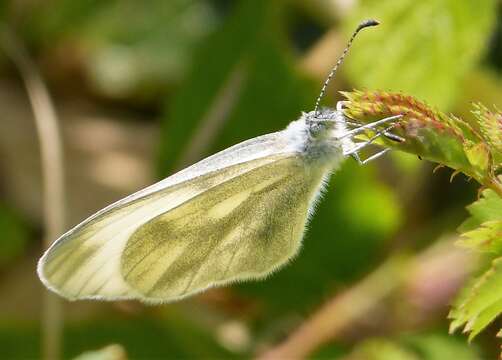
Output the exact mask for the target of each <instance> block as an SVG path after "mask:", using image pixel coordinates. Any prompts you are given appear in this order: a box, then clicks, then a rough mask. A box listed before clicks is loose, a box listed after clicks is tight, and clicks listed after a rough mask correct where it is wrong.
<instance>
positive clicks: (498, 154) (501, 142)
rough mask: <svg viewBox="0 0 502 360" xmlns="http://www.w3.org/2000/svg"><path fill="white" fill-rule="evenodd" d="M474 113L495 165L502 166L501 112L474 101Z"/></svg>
mask: <svg viewBox="0 0 502 360" xmlns="http://www.w3.org/2000/svg"><path fill="white" fill-rule="evenodd" d="M473 106H474V110H473V111H472V113H473V114H474V116H475V118H476V120H477V123H478V127H479V128H480V131H481V134H482V136H483V138H484V139H485V141H486V142H487V143H488V144H490V145H491V147H492V148H493V151H492V153H493V156H494V158H495V159H494V160H495V161H494V162H495V164H496V167H497V168H499V167H500V166H502V113H501V112H500V111H499V110H498V109H495V110H494V111H490V110H489V109H488V108H487V107H486V106H484V105H482V104H480V103H475V104H474V105H473Z"/></svg>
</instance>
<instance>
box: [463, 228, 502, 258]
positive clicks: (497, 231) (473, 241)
mask: <svg viewBox="0 0 502 360" xmlns="http://www.w3.org/2000/svg"><path fill="white" fill-rule="evenodd" d="M459 244H460V245H462V246H465V247H469V248H473V249H475V250H479V251H486V252H491V253H494V254H501V253H502V220H499V221H487V222H484V223H483V224H481V226H480V227H479V228H477V229H475V230H471V231H467V232H465V233H463V234H462V239H461V240H460V241H459Z"/></svg>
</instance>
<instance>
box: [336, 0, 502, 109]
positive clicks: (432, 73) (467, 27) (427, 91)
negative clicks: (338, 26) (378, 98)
mask: <svg viewBox="0 0 502 360" xmlns="http://www.w3.org/2000/svg"><path fill="white" fill-rule="evenodd" d="M496 6H497V1H495V0H486V1H482V2H475V1H456V0H448V1H443V0H428V1H414V0H401V1H394V0H382V1H371V0H362V1H360V2H359V6H358V7H357V9H356V10H355V11H354V12H352V13H351V16H349V17H347V18H345V19H344V28H345V29H346V32H347V33H349V31H352V29H353V27H354V24H355V23H357V22H358V21H360V19H362V18H365V17H367V16H368V14H371V17H374V18H376V19H378V20H380V21H381V22H382V26H381V27H380V28H379V29H378V31H373V32H371V34H370V33H368V34H367V35H365V36H364V37H361V39H360V40H358V44H357V45H356V46H355V47H354V48H355V51H354V52H353V53H354V54H352V55H351V56H352V58H351V60H350V61H349V62H348V64H347V70H348V71H349V75H350V78H351V79H352V80H353V84H354V85H355V86H356V87H366V88H372V89H383V90H394V91H403V92H405V93H407V94H410V95H413V96H416V97H418V98H420V99H424V100H426V101H428V102H430V103H432V104H435V105H436V106H439V107H440V108H441V109H445V108H447V107H451V106H452V105H453V103H454V101H455V100H456V99H457V97H458V95H459V91H460V88H459V86H458V84H459V83H460V82H461V81H462V80H463V78H464V77H465V76H466V75H467V73H468V72H469V71H470V70H471V69H472V68H473V67H474V65H475V64H476V63H477V62H478V61H479V59H480V57H481V55H482V52H483V51H484V50H485V47H486V41H485V40H486V38H487V37H488V36H489V35H490V32H491V30H492V29H493V27H494V23H495V14H496V11H495V10H496Z"/></svg>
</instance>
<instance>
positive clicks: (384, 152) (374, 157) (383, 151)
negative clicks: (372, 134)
mask: <svg viewBox="0 0 502 360" xmlns="http://www.w3.org/2000/svg"><path fill="white" fill-rule="evenodd" d="M389 151H390V148H385V149H383V150H381V151H379V152H377V153H376V154H373V155H371V156H370V157H368V158H367V159H364V160H362V161H361V159H360V158H359V156H357V158H359V160H357V159H356V161H357V162H358V163H359V165H364V164H367V163H369V162H370V161H373V160H375V159H378V158H379V157H380V156H382V155H384V154H386V153H388V152H389Z"/></svg>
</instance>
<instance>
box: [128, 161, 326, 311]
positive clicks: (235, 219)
mask: <svg viewBox="0 0 502 360" xmlns="http://www.w3.org/2000/svg"><path fill="white" fill-rule="evenodd" d="M321 181H322V174H321V173H317V174H315V173H314V172H312V171H307V170H306V167H305V164H304V162H303V159H301V158H300V157H295V156H292V157H286V158H282V159H277V160H276V161H274V162H273V163H270V164H267V165H263V166H261V167H258V168H255V169H253V170H252V171H249V172H247V173H246V174H243V175H240V176H238V177H236V178H234V179H232V180H230V181H227V182H225V183H224V184H221V185H219V186H216V187H214V188H212V189H211V190H209V191H207V192H205V193H204V194H203V195H200V196H198V197H196V198H194V199H192V200H190V201H188V202H186V203H184V204H183V205H181V206H179V207H177V208H176V209H173V210H171V211H169V212H167V213H165V214H162V215H159V216H157V217H156V218H153V219H151V220H150V221H149V222H148V223H146V224H144V225H143V226H141V227H140V228H138V229H137V230H136V231H135V232H134V233H133V234H132V235H131V236H130V238H129V239H128V241H127V243H126V245H125V248H124V252H123V254H122V257H121V273H122V276H123V278H124V281H125V282H126V283H127V284H128V285H129V286H130V288H132V289H134V290H135V291H137V292H138V293H139V294H140V298H141V299H143V300H145V301H150V302H161V301H170V300H175V299H179V298H181V297H185V296H188V295H191V294H193V293H197V292H199V291H202V290H204V289H206V288H209V287H212V286H218V285H222V284H225V283H229V282H234V281H237V280H246V279H253V278H261V277H264V276H266V275H267V274H269V273H270V272H272V271H273V270H274V269H277V268H278V267H279V266H281V265H282V264H284V263H285V262H287V260H288V259H290V258H292V257H293V256H294V255H295V254H296V252H297V250H298V248H299V245H300V242H301V238H302V235H303V230H304V227H305V223H306V220H307V212H308V209H309V207H310V204H311V202H312V199H313V198H314V197H315V194H316V193H317V190H318V187H319V185H320V183H321Z"/></svg>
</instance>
